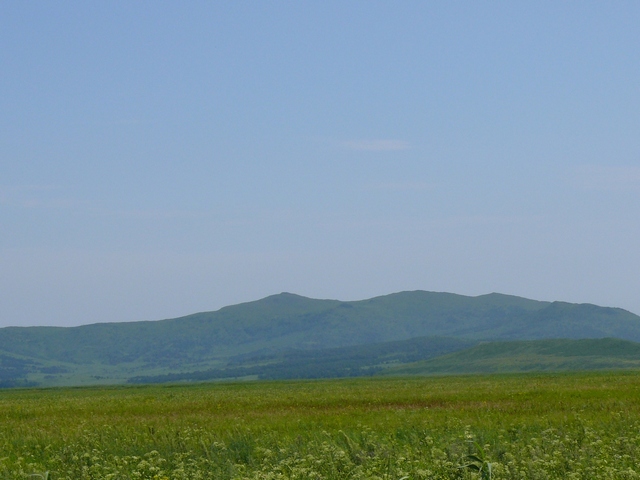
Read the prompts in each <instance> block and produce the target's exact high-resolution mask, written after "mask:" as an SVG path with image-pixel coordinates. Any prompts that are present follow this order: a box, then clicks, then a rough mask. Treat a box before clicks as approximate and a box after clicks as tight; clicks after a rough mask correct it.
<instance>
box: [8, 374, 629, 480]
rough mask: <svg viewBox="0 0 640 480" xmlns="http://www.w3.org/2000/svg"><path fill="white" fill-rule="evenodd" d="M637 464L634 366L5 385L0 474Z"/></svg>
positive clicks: (564, 472) (457, 471) (412, 472)
mask: <svg viewBox="0 0 640 480" xmlns="http://www.w3.org/2000/svg"><path fill="white" fill-rule="evenodd" d="M469 455H475V457H469ZM638 459H640V375H639V374H638V373H635V372H625V373H579V374H577V373H572V374H569V373H566V374H545V375H534V374H527V375H524V374H521V375H494V376H465V377H455V376H453V377H431V378H425V377H422V378H382V379H371V378H368V379H353V380H331V381H296V382H293V381H291V382H285V381H282V382H247V383H233V384H225V383H217V384H196V385H188V386H187V385H185V386H179V385H174V386H135V387H108V388H107V387H103V388H97V387H94V388H66V389H41V390H38V389H29V390H2V391H0V478H2V479H12V480H13V479H27V478H31V479H38V478H46V477H47V476H48V478H49V479H53V480H57V479H62V478H65V479H74V480H75V479H208V478H211V479H321V478H326V479H338V478H344V479H347V478H349V479H350V478H354V479H396V480H400V479H405V480H408V479H456V478H459V479H464V478H468V479H471V478H490V477H489V464H491V478H493V479H632V478H640V473H637V472H640V464H639V463H638ZM469 464H471V465H469ZM465 465H467V466H466V467H465ZM461 467H462V468H461ZM478 469H481V471H479V472H478V471H477V470H478Z"/></svg>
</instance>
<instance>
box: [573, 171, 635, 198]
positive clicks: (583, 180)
mask: <svg viewBox="0 0 640 480" xmlns="http://www.w3.org/2000/svg"><path fill="white" fill-rule="evenodd" d="M573 182H574V183H575V185H576V186H577V187H578V188H580V189H583V190H599V191H609V192H622V191H629V190H640V167H636V166H608V165H582V166H581V167H579V168H577V169H576V170H575V172H574V175H573Z"/></svg>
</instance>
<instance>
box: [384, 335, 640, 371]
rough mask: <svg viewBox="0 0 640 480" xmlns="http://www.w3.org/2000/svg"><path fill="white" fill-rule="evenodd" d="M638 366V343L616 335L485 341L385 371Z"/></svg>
mask: <svg viewBox="0 0 640 480" xmlns="http://www.w3.org/2000/svg"><path fill="white" fill-rule="evenodd" d="M628 368H636V369H640V343H636V342H629V341H626V340H619V339H616V338H604V339H582V340H566V339H554V340H530V341H511V342H489V343H482V344H480V345H476V346H474V347H471V348H469V349H466V350H462V351H458V352H455V353H451V354H448V355H443V356H439V357H437V358H432V359H429V360H424V361H418V362H415V363H411V364H404V365H398V366H392V367H390V368H388V369H386V370H385V371H384V372H382V373H383V374H385V375H434V374H440V375H442V374H452V373H498V372H531V371H567V370H620V369H628Z"/></svg>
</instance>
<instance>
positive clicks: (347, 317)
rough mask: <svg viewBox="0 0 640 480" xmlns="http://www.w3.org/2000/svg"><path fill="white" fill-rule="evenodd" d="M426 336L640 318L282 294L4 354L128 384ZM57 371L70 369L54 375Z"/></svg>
mask: <svg viewBox="0 0 640 480" xmlns="http://www.w3.org/2000/svg"><path fill="white" fill-rule="evenodd" d="M419 337H429V338H434V337H440V338H453V339H457V340H460V341H464V342H478V341H497V340H537V339H551V338H565V339H581V338H606V337H612V338H622V339H626V340H632V341H640V317H638V316H636V315H634V314H632V313H630V312H627V311H625V310H622V309H618V308H608V307H599V306H596V305H591V304H570V303H565V302H541V301H536V300H529V299H526V298H521V297H516V296H510V295H503V294H499V293H491V294H488V295H481V296H477V297H469V296H464V295H456V294H452V293H438V292H425V291H413V292H399V293H394V294H390V295H384V296H380V297H375V298H371V299H367V300H359V301H348V302H345V301H339V300H317V299H310V298H306V297H302V296H299V295H295V294H291V293H281V294H278V295H272V296H269V297H266V298H263V299H261V300H256V301H253V302H248V303H242V304H239V305H232V306H228V307H224V308H221V309H220V310H217V311H214V312H202V313H196V314H192V315H187V316H184V317H180V318H174V319H167V320H158V321H141V322H129V323H98V324H91V325H84V326H80V327H6V328H0V354H2V355H5V356H6V357H7V358H13V359H18V360H21V361H25V362H27V363H28V364H29V365H30V366H29V367H26V366H25V367H24V368H22V370H20V369H17V370H16V369H15V368H14V367H12V368H14V370H13V371H14V372H18V371H19V372H22V373H23V375H22V377H20V378H23V379H25V381H35V382H39V383H40V384H43V385H45V384H57V383H56V382H58V383H61V382H62V383H64V382H72V383H73V382H75V383H92V382H103V383H109V382H113V383H121V382H124V381H127V380H128V379H130V378H132V377H137V376H149V377H152V376H158V375H178V374H185V373H189V372H196V371H220V370H223V369H227V368H230V367H229V366H228V365H229V362H230V359H232V358H242V356H243V355H244V356H247V357H246V358H251V357H252V356H255V355H256V354H261V355H267V356H268V355H271V356H273V355H275V356H277V355H282V354H283V353H284V352H287V351H294V352H304V351H320V350H323V351H324V350H329V349H336V348H338V349H339V348H348V347H350V348H355V347H358V346H367V345H373V344H377V345H382V344H384V343H388V342H401V341H406V340H410V339H414V338H419ZM296 355H297V354H296ZM274 358H275V357H274ZM296 358H298V360H299V361H303V358H302V356H300V357H296ZM345 358H346V357H345ZM274 361H276V360H274ZM277 361H281V360H277ZM250 365H252V364H251V363H250V362H249V363H246V365H245V366H250ZM2 368H4V367H2V365H1V364H0V370H1V369H2ZM8 368H9V367H7V369H8ZM252 368H255V365H253V366H252ZM358 368H360V367H358ZM26 371H29V373H28V374H24V372H26ZM56 371H60V372H61V371H65V372H68V373H67V374H56V373H46V372H56ZM7 372H9V370H7ZM0 374H1V372H0ZM7 375H9V373H7ZM65 375H66V376H65ZM9 376H10V375H9ZM14 377H16V378H17V374H16V375H14ZM0 378H3V377H1V375H0Z"/></svg>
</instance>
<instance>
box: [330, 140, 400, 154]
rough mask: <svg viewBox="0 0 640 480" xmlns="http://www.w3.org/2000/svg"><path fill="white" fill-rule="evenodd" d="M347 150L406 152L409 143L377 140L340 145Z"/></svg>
mask: <svg viewBox="0 0 640 480" xmlns="http://www.w3.org/2000/svg"><path fill="white" fill-rule="evenodd" d="M342 146H343V147H345V148H347V149H349V150H357V151H366V152H391V151H396V150H408V149H409V148H410V146H409V143H408V142H405V141H404V140H392V139H377V140H349V141H346V142H343V143H342Z"/></svg>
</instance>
